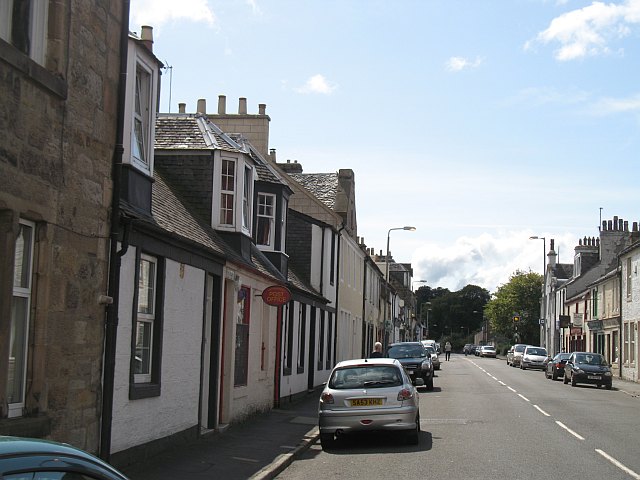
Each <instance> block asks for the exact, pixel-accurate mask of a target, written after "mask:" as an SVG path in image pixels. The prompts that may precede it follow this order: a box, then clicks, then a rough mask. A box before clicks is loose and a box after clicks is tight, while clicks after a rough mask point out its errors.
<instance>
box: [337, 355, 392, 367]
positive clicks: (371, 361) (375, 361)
mask: <svg viewBox="0 0 640 480" xmlns="http://www.w3.org/2000/svg"><path fill="white" fill-rule="evenodd" d="M397 363H398V361H397V360H396V359H395V358H385V357H379V358H357V359H353V360H343V361H342V362H339V363H338V364H337V365H336V367H335V368H344V367H353V366H360V365H396V364H397Z"/></svg>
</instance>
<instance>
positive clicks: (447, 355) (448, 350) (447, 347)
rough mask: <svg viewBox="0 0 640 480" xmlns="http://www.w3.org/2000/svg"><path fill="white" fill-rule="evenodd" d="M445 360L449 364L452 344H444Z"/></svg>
mask: <svg viewBox="0 0 640 480" xmlns="http://www.w3.org/2000/svg"><path fill="white" fill-rule="evenodd" d="M444 358H445V360H446V361H447V362H448V361H449V359H450V358H451V343H449V342H447V343H445V344H444Z"/></svg>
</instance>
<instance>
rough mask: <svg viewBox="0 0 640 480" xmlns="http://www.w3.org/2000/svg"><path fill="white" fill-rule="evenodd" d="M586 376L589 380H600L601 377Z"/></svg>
mask: <svg viewBox="0 0 640 480" xmlns="http://www.w3.org/2000/svg"><path fill="white" fill-rule="evenodd" d="M587 378H588V379H589V380H602V377H601V376H600V375H587Z"/></svg>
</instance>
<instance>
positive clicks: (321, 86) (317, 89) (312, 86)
mask: <svg viewBox="0 0 640 480" xmlns="http://www.w3.org/2000/svg"><path fill="white" fill-rule="evenodd" d="M336 88H337V85H335V84H332V83H330V82H329V81H328V80H327V79H326V78H325V77H324V76H323V75H320V74H317V75H314V76H313V77H310V78H309V79H308V80H307V82H306V83H305V84H304V85H303V86H302V87H299V88H296V92H298V93H320V94H322V95H331V94H332V93H333V92H334V90H335V89H336Z"/></svg>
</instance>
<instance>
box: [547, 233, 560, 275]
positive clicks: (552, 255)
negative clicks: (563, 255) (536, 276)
mask: <svg viewBox="0 0 640 480" xmlns="http://www.w3.org/2000/svg"><path fill="white" fill-rule="evenodd" d="M554 247H555V240H554V239H553V238H552V239H551V244H550V245H549V252H548V253H547V258H548V260H547V264H548V265H549V266H550V267H551V268H552V269H553V268H554V267H555V266H556V262H557V260H558V254H557V253H556V252H555V250H554Z"/></svg>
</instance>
